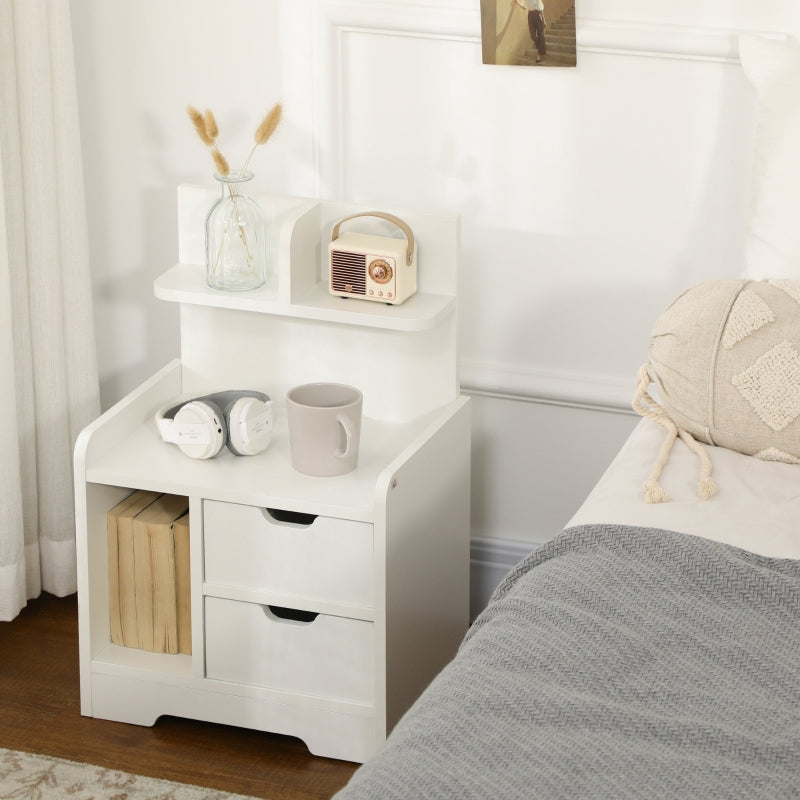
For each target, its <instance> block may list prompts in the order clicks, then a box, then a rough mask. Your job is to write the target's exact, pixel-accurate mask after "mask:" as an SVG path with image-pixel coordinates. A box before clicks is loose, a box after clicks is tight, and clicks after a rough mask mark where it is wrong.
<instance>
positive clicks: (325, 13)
mask: <svg viewBox="0 0 800 800" xmlns="http://www.w3.org/2000/svg"><path fill="white" fill-rule="evenodd" d="M320 12H321V14H322V17H323V24H324V25H326V26H327V27H329V28H330V29H332V33H333V36H334V37H337V36H340V35H341V34H344V33H356V32H360V33H365V34H366V33H371V34H385V35H399V36H416V37H423V38H429V37H435V38H440V39H453V40H458V41H465V40H466V41H474V42H476V43H479V42H480V38H481V29H480V9H479V4H478V0H469V2H468V3H467V2H463V0H461V1H459V2H454V1H453V0H451V2H441V3H439V4H436V5H434V6H432V5H431V4H430V3H420V2H397V1H396V0H395V1H393V2H389V1H388V0H387V2H382V1H381V0H370V2H364V0H352V1H351V2H346V0H321V2H320ZM750 32H751V33H753V32H754V31H750ZM739 33H740V31H738V30H730V29H725V28H710V27H691V26H683V25H671V24H652V23H644V22H640V21H632V20H624V19H600V18H585V17H581V16H580V13H579V14H578V20H577V30H576V44H577V48H578V52H581V51H583V52H587V53H605V54H610V55H622V56H639V57H650V58H668V59H683V60H690V61H698V60H699V61H716V62H731V63H736V62H738V60H739V48H738V36H739ZM763 35H767V36H772V37H775V38H785V36H784V35H783V34H777V33H771V32H763Z"/></svg>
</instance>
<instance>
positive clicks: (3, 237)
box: [0, 0, 99, 620]
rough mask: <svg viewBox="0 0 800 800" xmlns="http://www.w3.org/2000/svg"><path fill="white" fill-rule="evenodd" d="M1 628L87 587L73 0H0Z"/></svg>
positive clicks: (89, 383)
mask: <svg viewBox="0 0 800 800" xmlns="http://www.w3.org/2000/svg"><path fill="white" fill-rule="evenodd" d="M0 176H1V177H2V180H0V374H2V380H1V381H0V417H1V418H2V422H1V423H0V474H1V475H2V481H1V482H0V620H9V619H13V618H14V617H15V616H16V615H17V614H18V613H19V611H20V609H21V608H23V607H24V606H25V604H26V602H27V600H28V599H30V598H33V597H36V596H38V595H39V594H40V593H41V591H42V590H44V591H47V592H51V593H52V594H55V595H58V596H65V595H68V594H71V593H73V592H75V590H76V564H75V517H74V505H73V480H72V474H73V473H72V449H73V446H74V443H75V439H76V437H77V434H78V432H79V431H80V430H81V429H82V428H83V427H84V426H85V425H86V424H87V423H88V422H89V421H90V420H91V419H93V418H94V417H95V416H96V415H97V414H98V412H99V399H98V398H99V393H98V385H97V384H98V381H97V361H96V356H95V345H94V327H93V321H92V302H91V286H90V278H89V259H88V243H87V228H86V207H85V202H84V195H83V173H82V169H81V153H80V138H79V126H78V106H77V94H76V88H75V67H74V59H73V50H72V33H71V26H70V16H69V3H68V2H67V0H0Z"/></svg>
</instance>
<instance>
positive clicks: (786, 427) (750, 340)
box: [633, 279, 800, 503]
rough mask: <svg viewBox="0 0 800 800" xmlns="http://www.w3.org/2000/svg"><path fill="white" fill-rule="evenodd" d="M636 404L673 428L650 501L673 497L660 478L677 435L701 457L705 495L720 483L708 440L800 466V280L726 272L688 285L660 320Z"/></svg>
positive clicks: (649, 489) (648, 485)
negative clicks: (752, 277) (727, 275)
mask: <svg viewBox="0 0 800 800" xmlns="http://www.w3.org/2000/svg"><path fill="white" fill-rule="evenodd" d="M651 383H652V384H654V385H655V386H656V388H657V390H658V396H659V400H660V403H659V402H656V400H654V399H653V397H652V396H651V395H650V393H649V386H650V384H651ZM633 407H634V409H635V410H636V411H637V412H638V413H640V414H642V415H643V416H647V417H650V418H651V419H654V420H655V421H656V422H658V423H659V424H661V425H662V426H664V428H666V430H667V438H666V439H665V441H664V443H663V445H662V448H661V452H660V453H659V456H658V459H657V460H656V463H655V465H654V467H653V471H652V473H651V474H650V477H649V479H648V480H647V481H646V482H645V484H644V491H645V496H646V499H647V501H648V502H650V503H654V502H655V503H657V502H662V501H663V500H666V499H667V497H666V494H665V493H664V491H663V490H662V488H661V487H660V486H659V484H658V479H659V477H660V475H661V471H662V469H663V468H664V466H665V465H666V462H667V460H668V459H669V453H670V450H671V448H672V445H673V443H674V441H675V439H676V438H677V437H678V436H680V437H681V439H682V440H683V441H684V442H685V443H686V444H687V446H688V447H689V448H690V449H692V450H693V451H694V452H695V453H696V454H697V455H698V457H699V459H700V462H701V472H700V482H699V485H698V493H699V495H700V496H701V497H702V498H704V499H707V498H709V497H711V496H712V495H713V494H714V493H715V492H716V485H715V484H714V480H713V478H712V477H711V460H710V458H709V456H708V453H706V451H705V450H704V449H703V448H702V446H701V445H700V444H699V442H704V443H705V444H709V445H718V446H720V447H726V448H728V449H730V450H735V451H737V452H740V453H744V454H745V455H752V456H755V457H756V458H761V459H764V460H767V461H782V462H785V463H789V464H800V280H791V279H773V280H766V281H750V280H742V279H725V280H716V281H707V282H705V283H701V284H698V285H697V286H694V287H692V288H691V289H688V290H687V291H686V292H684V293H683V294H682V295H681V296H680V297H678V298H677V299H676V300H675V301H674V302H673V303H672V304H671V305H670V306H669V308H668V309H667V310H666V311H665V312H664V313H663V314H662V315H661V317H660V318H659V319H658V320H657V322H656V324H655V326H654V328H653V333H652V338H651V340H650V347H649V352H648V359H647V362H646V363H645V364H644V365H643V366H642V368H641V369H640V370H639V376H638V380H637V390H636V395H635V397H634V399H633ZM798 477H800V476H798Z"/></svg>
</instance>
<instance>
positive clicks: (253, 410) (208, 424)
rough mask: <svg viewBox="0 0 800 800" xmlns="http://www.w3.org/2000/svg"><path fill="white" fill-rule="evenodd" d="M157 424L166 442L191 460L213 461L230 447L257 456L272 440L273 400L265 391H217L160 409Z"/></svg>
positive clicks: (244, 453) (242, 453) (232, 450)
mask: <svg viewBox="0 0 800 800" xmlns="http://www.w3.org/2000/svg"><path fill="white" fill-rule="evenodd" d="M156 425H157V427H158V430H159V433H160V434H161V439H162V441H164V442H171V443H172V444H176V445H178V447H179V449H180V450H181V452H182V453H185V454H186V455H187V456H189V458H213V457H214V456H215V455H217V453H219V452H220V450H222V448H223V447H225V446H226V445H227V447H228V450H230V451H231V452H232V453H234V454H235V455H237V456H254V455H256V454H258V453H260V452H262V451H263V450H266V449H267V447H268V446H269V443H270V441H271V440H272V427H273V425H272V401H271V400H270V399H269V395H266V394H264V393H263V392H251V391H236V390H232V391H227V392H216V393H215V394H209V395H205V396H204V397H197V398H195V399H194V400H184V401H183V402H181V403H178V404H177V405H174V406H172V407H169V406H168V407H166V408H162V409H160V410H159V411H158V412H157V413H156Z"/></svg>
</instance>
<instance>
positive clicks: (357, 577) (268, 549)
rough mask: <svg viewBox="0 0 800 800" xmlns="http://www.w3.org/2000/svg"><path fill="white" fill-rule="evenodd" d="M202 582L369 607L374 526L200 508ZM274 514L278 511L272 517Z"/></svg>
mask: <svg viewBox="0 0 800 800" xmlns="http://www.w3.org/2000/svg"><path fill="white" fill-rule="evenodd" d="M203 509H204V510H203V541H204V554H205V579H206V581H208V582H211V583H219V584H228V585H231V586H239V587H246V588H253V589H260V590H264V591H268V592H270V593H273V594H274V593H277V594H285V595H296V596H300V597H304V598H316V599H320V600H324V601H327V602H331V603H344V604H348V605H361V606H366V607H371V606H372V605H373V564H372V525H370V524H369V523H366V522H353V521H352V520H343V519H333V518H330V517H315V518H310V519H313V521H311V522H310V524H302V523H299V522H295V521H286V520H284V521H280V520H279V519H275V518H274V517H273V515H272V514H271V513H270V512H269V511H267V509H263V508H258V507H257V506H245V505H238V504H235V503H221V502H218V501H210V500H207V501H205V502H204V504H203ZM274 513H277V512H274Z"/></svg>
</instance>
